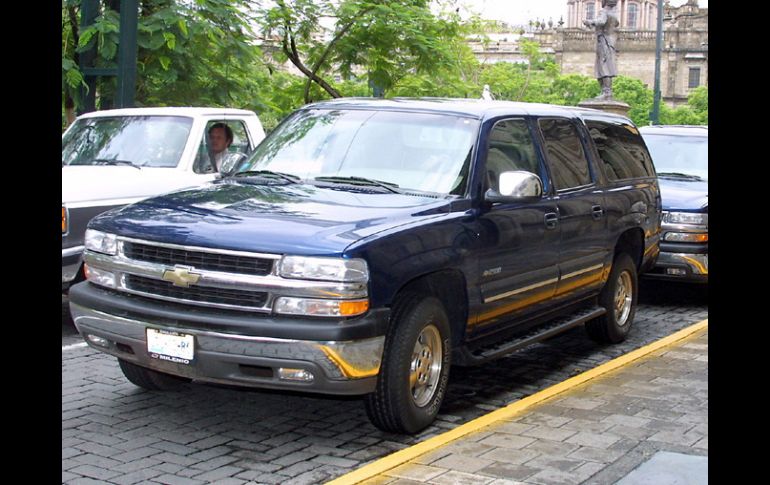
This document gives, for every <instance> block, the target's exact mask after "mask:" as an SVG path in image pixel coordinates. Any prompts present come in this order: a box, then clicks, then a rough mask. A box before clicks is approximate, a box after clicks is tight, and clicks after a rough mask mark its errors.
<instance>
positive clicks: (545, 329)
mask: <svg viewBox="0 0 770 485" xmlns="http://www.w3.org/2000/svg"><path fill="white" fill-rule="evenodd" d="M605 313H607V310H606V309H605V308H604V307H600V306H594V307H589V308H584V309H582V310H578V311H576V312H574V313H571V314H569V315H567V316H564V317H561V318H557V319H556V320H552V321H550V322H548V323H546V324H544V325H540V326H538V327H535V328H534V329H532V330H531V331H530V332H528V333H526V334H524V335H516V336H514V337H512V338H510V339H508V340H504V341H502V342H495V343H493V344H490V345H487V346H485V347H480V348H477V349H474V350H471V351H469V350H467V349H463V352H462V353H463V354H464V355H463V357H464V358H465V359H466V360H465V362H467V364H481V363H484V362H486V361H488V360H492V359H495V358H497V357H502V356H503V355H506V354H510V353H512V352H516V351H517V350H521V349H523V348H524V347H529V346H530V345H532V344H535V343H537V342H540V341H543V340H545V339H548V338H551V337H553V336H555V335H558V334H560V333H562V332H565V331H567V330H569V329H571V328H574V327H577V326H578V325H582V324H584V323H585V322H587V321H589V320H592V319H594V318H596V317H600V316H602V315H604V314H605Z"/></svg>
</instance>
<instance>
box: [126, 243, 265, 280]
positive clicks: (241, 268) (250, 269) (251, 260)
mask: <svg viewBox="0 0 770 485" xmlns="http://www.w3.org/2000/svg"><path fill="white" fill-rule="evenodd" d="M123 253H124V254H125V255H126V257H127V258H129V259H134V260H137V261H146V262H149V263H157V264H163V265H168V266H174V265H176V264H179V265H184V266H192V267H194V268H196V269H204V270H209V271H221V272H224V273H238V274H248V275H257V276H264V275H267V274H270V272H271V271H272V269H273V260H272V259H267V258H256V257H248V256H238V255H231V254H219V253H207V252H203V251H191V250H188V249H179V248H170V247H164V246H153V245H149V244H141V243H135V242H129V241H126V242H124V243H123Z"/></svg>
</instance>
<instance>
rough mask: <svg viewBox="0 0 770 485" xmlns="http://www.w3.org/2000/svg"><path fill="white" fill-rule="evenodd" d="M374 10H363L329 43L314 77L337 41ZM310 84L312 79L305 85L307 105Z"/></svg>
mask: <svg viewBox="0 0 770 485" xmlns="http://www.w3.org/2000/svg"><path fill="white" fill-rule="evenodd" d="M373 9H374V6H371V7H368V8H365V9H363V10H361V11H360V12H358V14H357V15H355V16H354V17H353V18H352V19H351V20H350V22H348V23H347V24H346V25H345V26H344V27H343V28H342V29H340V30H339V31H338V32H337V33H336V34H335V35H334V38H333V39H332V40H331V41H330V42H329V44H328V45H327V46H326V49H324V52H323V54H321V57H320V58H319V59H318V61H317V62H316V63H315V65H314V66H313V70H312V74H313V76H316V75H317V73H318V70H319V69H320V68H321V66H322V65H323V63H324V62H326V59H327V58H328V57H329V54H331V52H332V47H334V44H336V43H337V41H338V40H340V39H341V38H342V36H344V35H345V34H346V33H347V32H348V31H349V30H350V29H351V28H352V27H353V25H355V23H356V22H357V21H358V19H360V18H361V17H363V16H364V15H366V14H367V13H369V12H370V11H372V10H373ZM310 82H311V78H308V80H307V82H306V83H305V103H309V102H310Z"/></svg>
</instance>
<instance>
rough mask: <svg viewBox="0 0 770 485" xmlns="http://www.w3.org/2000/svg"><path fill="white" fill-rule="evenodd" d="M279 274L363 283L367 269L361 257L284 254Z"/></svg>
mask: <svg viewBox="0 0 770 485" xmlns="http://www.w3.org/2000/svg"><path fill="white" fill-rule="evenodd" d="M279 274H280V275H281V276H283V277H284V278H294V279H303V280H320V281H342V282H346V283H365V282H367V281H369V269H368V268H367V266H366V261H364V260H363V259H343V258H308V257H304V256H284V257H283V259H281V266H280V271H279Z"/></svg>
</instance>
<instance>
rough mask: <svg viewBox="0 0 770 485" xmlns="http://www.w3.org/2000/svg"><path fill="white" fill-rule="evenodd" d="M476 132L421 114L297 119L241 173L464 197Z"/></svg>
mask: <svg viewBox="0 0 770 485" xmlns="http://www.w3.org/2000/svg"><path fill="white" fill-rule="evenodd" d="M478 125H479V123H478V121H477V120H474V119H469V118H464V117H459V116H448V115H437V114H425V113H404V112H395V111H371V110H306V111H299V112H297V113H295V114H294V115H292V116H291V117H290V118H289V119H287V120H286V122H284V123H282V124H281V125H280V126H279V127H278V128H277V129H276V130H275V131H274V132H273V133H271V135H270V136H269V137H268V138H267V139H265V140H264V141H263V142H262V143H261V144H260V145H259V146H258V147H257V149H256V150H255V152H254V154H253V155H252V157H251V158H250V159H249V160H248V162H247V163H246V165H245V166H243V167H242V168H241V170H240V171H241V172H248V171H258V170H269V171H273V172H281V173H285V174H290V175H296V176H298V177H299V178H301V179H303V180H308V181H314V180H316V179H321V180H322V181H324V182H330V181H331V182H334V181H337V182H344V180H342V179H343V178H346V179H348V180H353V181H355V179H354V178H358V179H369V180H370V181H377V182H384V183H386V184H391V185H394V186H396V187H399V188H400V189H401V190H414V191H420V192H433V193H439V194H462V193H463V192H464V190H465V184H466V179H467V173H468V166H469V164H470V155H471V149H472V148H473V144H474V141H475V139H476V133H477V130H478ZM359 182H360V180H359Z"/></svg>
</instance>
